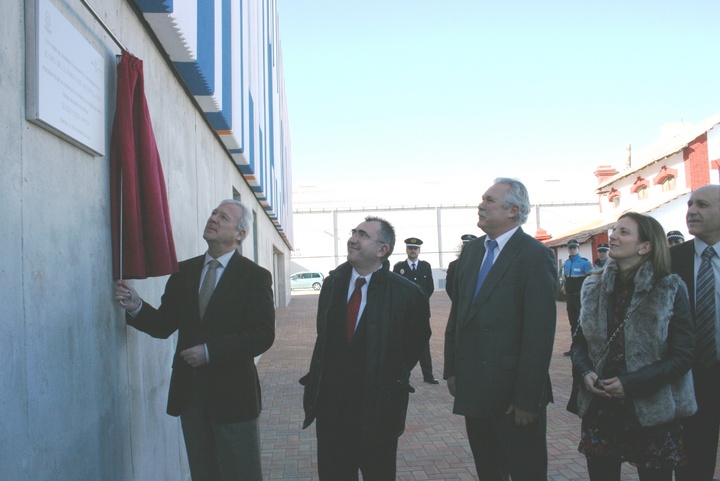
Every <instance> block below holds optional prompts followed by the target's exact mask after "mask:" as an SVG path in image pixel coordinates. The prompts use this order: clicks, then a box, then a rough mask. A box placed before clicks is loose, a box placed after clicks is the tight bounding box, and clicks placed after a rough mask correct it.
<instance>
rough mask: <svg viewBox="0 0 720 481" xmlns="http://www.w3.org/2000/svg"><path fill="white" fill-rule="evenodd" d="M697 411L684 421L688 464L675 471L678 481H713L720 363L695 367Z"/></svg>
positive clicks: (719, 416)
mask: <svg viewBox="0 0 720 481" xmlns="http://www.w3.org/2000/svg"><path fill="white" fill-rule="evenodd" d="M693 382H694V384H695V399H697V403H698V410H697V412H696V413H695V414H694V415H693V416H690V417H689V418H685V419H684V420H683V423H682V425H683V440H684V442H685V454H686V455H687V464H686V465H685V466H681V467H679V468H677V469H676V470H675V479H676V480H677V481H712V479H713V475H714V474H715V463H716V460H717V448H718V432H719V431H720V429H719V428H720V363H718V362H716V363H715V364H714V365H713V366H712V367H710V368H702V367H693Z"/></svg>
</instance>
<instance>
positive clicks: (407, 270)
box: [393, 237, 439, 384]
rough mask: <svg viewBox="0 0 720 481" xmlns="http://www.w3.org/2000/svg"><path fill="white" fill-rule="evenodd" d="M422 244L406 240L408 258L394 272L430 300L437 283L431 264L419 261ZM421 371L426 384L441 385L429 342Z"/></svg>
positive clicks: (415, 238) (415, 240) (411, 239)
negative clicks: (409, 281) (412, 283)
mask: <svg viewBox="0 0 720 481" xmlns="http://www.w3.org/2000/svg"><path fill="white" fill-rule="evenodd" d="M422 243H423V241H421V240H420V239H418V238H417V237H409V238H407V239H405V252H406V253H407V256H408V257H407V259H406V260H404V261H400V262H398V263H397V264H395V266H393V272H395V273H397V274H400V275H401V276H403V277H405V278H406V279H409V280H411V281H412V282H414V283H415V284H417V285H418V286H420V289H422V291H423V293H425V295H426V296H427V298H428V300H429V299H430V296H432V293H433V292H434V291H435V282H434V281H433V276H432V267H431V266H430V263H429V262H427V261H421V260H420V259H418V256H419V255H420V246H421V245H422ZM420 369H422V374H423V380H424V381H425V382H426V383H429V384H439V382H438V380H437V379H435V376H434V375H433V369H432V357H431V355H430V342H429V341H428V345H427V348H426V349H425V351H424V352H423V353H422V355H421V356H420Z"/></svg>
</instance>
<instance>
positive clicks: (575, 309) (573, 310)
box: [565, 292, 580, 335]
mask: <svg viewBox="0 0 720 481" xmlns="http://www.w3.org/2000/svg"><path fill="white" fill-rule="evenodd" d="M565 302H566V305H567V314H568V321H570V334H571V335H572V334H575V330H576V329H577V326H578V320H579V319H580V293H579V292H577V293H567V295H566V300H565Z"/></svg>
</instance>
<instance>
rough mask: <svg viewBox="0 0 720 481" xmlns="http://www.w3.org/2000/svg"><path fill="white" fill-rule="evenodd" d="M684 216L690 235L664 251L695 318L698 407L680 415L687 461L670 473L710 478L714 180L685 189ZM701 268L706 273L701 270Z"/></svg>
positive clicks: (717, 316) (715, 428)
mask: <svg viewBox="0 0 720 481" xmlns="http://www.w3.org/2000/svg"><path fill="white" fill-rule="evenodd" d="M685 220H686V222H687V226H688V232H690V234H692V235H694V236H695V238H694V239H691V240H689V241H687V242H684V243H682V244H680V245H678V246H675V247H673V248H672V249H670V255H671V257H672V269H673V272H675V273H677V274H678V275H679V276H680V277H681V278H682V280H683V281H685V284H686V285H687V288H688V294H689V296H690V307H691V308H692V312H693V319H694V322H695V334H696V338H695V362H694V363H693V368H692V373H693V382H694V385H695V398H696V399H697V404H698V410H697V412H696V413H695V414H694V415H693V416H691V417H689V418H686V419H684V420H683V439H684V442H685V453H686V455H687V464H686V465H685V466H681V467H679V468H677V469H676V471H675V479H676V480H677V481H711V480H712V479H713V475H714V473H715V463H716V459H717V447H718V432H719V428H720V362H718V359H719V358H718V352H719V351H720V349H719V347H720V343H719V342H718V334H719V333H720V329H718V326H720V313H719V312H718V308H719V307H720V294H719V293H718V288H719V287H720V260H719V259H718V253H720V186H719V185H706V186H703V187H700V188H698V189H696V190H695V191H694V192H693V193H692V194H691V195H690V200H689V201H688V210H687V214H686V216H685ZM703 264H705V267H703ZM706 269H709V272H708V276H704V275H703V271H705V272H707V271H706ZM698 286H702V287H698ZM706 293H707V294H708V295H709V296H708V297H705V294H706ZM705 341H707V343H706V342H705Z"/></svg>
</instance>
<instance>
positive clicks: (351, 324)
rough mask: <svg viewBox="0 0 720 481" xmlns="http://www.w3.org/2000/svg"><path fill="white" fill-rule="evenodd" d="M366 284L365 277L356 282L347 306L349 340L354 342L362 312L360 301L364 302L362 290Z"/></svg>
mask: <svg viewBox="0 0 720 481" xmlns="http://www.w3.org/2000/svg"><path fill="white" fill-rule="evenodd" d="M363 284H365V278H364V277H358V278H357V280H356V281H355V290H354V291H353V293H352V295H351V296H350V300H349V301H348V305H347V340H348V342H350V341H352V338H353V334H355V324H357V317H358V312H359V311H360V301H361V300H362V291H361V290H360V288H361V287H362V286H363Z"/></svg>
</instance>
